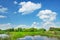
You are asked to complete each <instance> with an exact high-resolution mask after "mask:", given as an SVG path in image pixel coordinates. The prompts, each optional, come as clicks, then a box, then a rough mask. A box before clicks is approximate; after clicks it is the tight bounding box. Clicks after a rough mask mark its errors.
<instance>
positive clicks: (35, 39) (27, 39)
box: [17, 36, 57, 40]
mask: <svg viewBox="0 0 60 40" xmlns="http://www.w3.org/2000/svg"><path fill="white" fill-rule="evenodd" d="M17 40H57V38H48V37H45V36H25V37H24V38H18V39H17Z"/></svg>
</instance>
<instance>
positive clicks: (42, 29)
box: [38, 28, 46, 32]
mask: <svg viewBox="0 0 60 40" xmlns="http://www.w3.org/2000/svg"><path fill="white" fill-rule="evenodd" d="M38 31H40V32H41V31H46V29H44V28H40V29H39V30H38Z"/></svg>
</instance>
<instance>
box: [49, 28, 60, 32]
mask: <svg viewBox="0 0 60 40" xmlns="http://www.w3.org/2000/svg"><path fill="white" fill-rule="evenodd" d="M49 31H60V28H54V27H50V29H49Z"/></svg>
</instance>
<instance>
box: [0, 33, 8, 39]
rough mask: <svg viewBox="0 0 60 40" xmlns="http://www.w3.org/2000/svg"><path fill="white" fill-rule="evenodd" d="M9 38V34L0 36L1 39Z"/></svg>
mask: <svg viewBox="0 0 60 40" xmlns="http://www.w3.org/2000/svg"><path fill="white" fill-rule="evenodd" d="M7 37H9V36H8V35H7V34H0V38H7Z"/></svg>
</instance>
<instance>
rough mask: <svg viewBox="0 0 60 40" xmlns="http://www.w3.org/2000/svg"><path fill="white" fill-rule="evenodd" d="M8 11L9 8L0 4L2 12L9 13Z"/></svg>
mask: <svg viewBox="0 0 60 40" xmlns="http://www.w3.org/2000/svg"><path fill="white" fill-rule="evenodd" d="M7 11H8V8H5V7H3V6H0V13H7Z"/></svg>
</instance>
